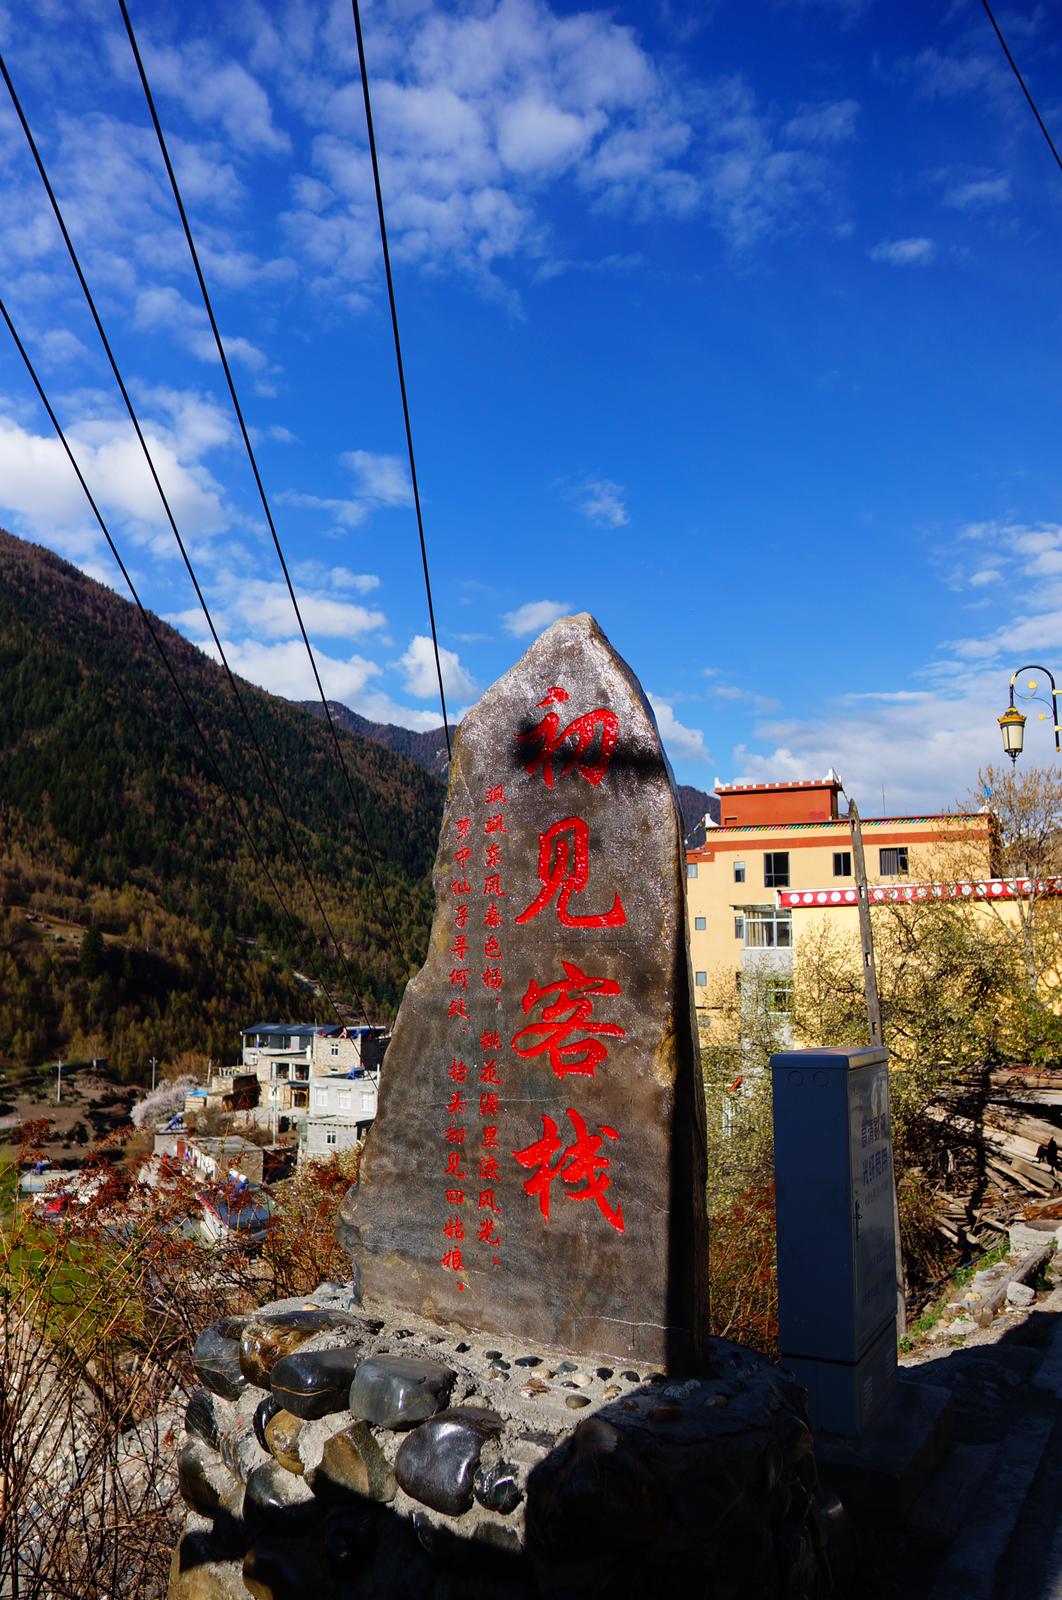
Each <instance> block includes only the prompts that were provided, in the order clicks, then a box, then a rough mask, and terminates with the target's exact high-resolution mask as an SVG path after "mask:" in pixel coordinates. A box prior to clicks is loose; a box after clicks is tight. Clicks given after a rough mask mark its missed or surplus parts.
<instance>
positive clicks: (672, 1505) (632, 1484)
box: [169, 1284, 925, 1600]
mask: <svg viewBox="0 0 1062 1600" xmlns="http://www.w3.org/2000/svg"><path fill="white" fill-rule="evenodd" d="M196 1366H197V1369H198V1372H199V1376H200V1378H201V1379H202V1382H203V1385H204V1387H203V1388H202V1389H200V1390H199V1391H197V1393H196V1394H195V1395H194V1396H193V1398H192V1400H191V1402H190V1404H189V1407H188V1413H187V1433H186V1437H185V1439H184V1442H183V1445H182V1449H181V1455H180V1483H181V1491H182V1494H183V1496H184V1498H185V1500H186V1502H187V1504H188V1505H189V1507H190V1511H189V1515H188V1518H187V1523H186V1526H185V1530H184V1533H183V1535H182V1537H181V1540H180V1543H179V1546H178V1548H177V1550H176V1552H175V1554H174V1560H173V1569H172V1576H171V1583H170V1589H169V1600H233V1597H239V1600H243V1597H244V1596H246V1595H247V1594H248V1593H249V1594H251V1595H254V1596H257V1597H259V1600H289V1597H290V1600H294V1597H296V1596H298V1597H300V1600H305V1597H306V1596H308V1595H311V1596H312V1597H313V1600H354V1597H362V1596H365V1597H369V1596H380V1597H387V1600H400V1597H409V1600H457V1597H459V1596H460V1597H464V1596H469V1597H475V1596H482V1597H484V1600H486V1597H488V1596H489V1597H491V1600H496V1597H501V1600H510V1597H511V1600H518V1597H527V1600H532V1597H534V1596H539V1595H542V1596H555V1597H558V1600H560V1597H566V1596H575V1595H579V1596H584V1595H585V1596H593V1595H602V1596H604V1595H607V1596H609V1597H610V1600H619V1597H622V1596H625V1595H629V1594H630V1595H633V1594H635V1593H638V1594H639V1595H644V1594H647V1593H654V1592H659V1591H660V1589H661V1587H664V1588H665V1589H666V1587H667V1586H668V1585H671V1586H672V1587H673V1588H674V1590H675V1592H677V1593H682V1594H687V1593H688V1594H691V1595H693V1594H697V1595H704V1594H711V1595H712V1596H713V1597H714V1600H739V1597H740V1600H757V1597H763V1600H768V1597H771V1600H775V1597H777V1600H781V1597H783V1596H784V1597H785V1600H825V1597H826V1596H828V1595H831V1594H833V1593H834V1592H835V1589H836V1585H835V1582H834V1579H833V1576H832V1572H833V1570H834V1562H835V1549H834V1547H835V1546H836V1544H837V1541H838V1539H840V1540H841V1541H842V1542H843V1537H844V1533H845V1530H844V1527H843V1513H841V1512H840V1510H839V1508H838V1506H837V1504H836V1501H832V1502H831V1501H830V1499H829V1497H824V1496H823V1495H822V1494H821V1493H820V1489H819V1483H818V1476H817V1469H816V1462H815V1457H814V1455H813V1452H812V1438H811V1433H810V1430H809V1428H808V1424H807V1410H806V1397H805V1395H804V1392H803V1391H802V1390H801V1389H800V1388H799V1387H798V1386H797V1385H796V1384H795V1383H794V1382H793V1380H792V1379H791V1378H789V1377H788V1376H787V1375H786V1374H784V1373H783V1372H781V1371H780V1370H779V1369H778V1368H776V1367H773V1366H771V1364H770V1363H769V1362H767V1361H766V1360H764V1359H763V1358H762V1357H760V1356H758V1355H757V1354H755V1353H754V1352H753V1351H750V1350H748V1349H745V1348H744V1347H742V1346H739V1345H735V1344H731V1343H729V1342H727V1341H725V1340H713V1341H711V1344H710V1353H709V1360H708V1364H707V1366H706V1367H705V1369H704V1370H703V1372H702V1375H700V1376H698V1377H691V1378H673V1377H668V1376H665V1375H664V1374H662V1373H659V1372H652V1371H644V1370H641V1369H635V1368H634V1367H626V1366H621V1365H617V1364H613V1363H604V1362H600V1361H597V1360H595V1359H594V1358H588V1357H581V1358H576V1357H574V1356H571V1355H568V1354H566V1353H565V1352H563V1351H559V1350H549V1349H545V1348H530V1347H528V1346H527V1345H526V1344H524V1343H519V1342H513V1341H508V1340H505V1339H502V1338H497V1337H495V1338H493V1339H491V1338H479V1337H476V1336H473V1335H471V1334H461V1333H460V1332H459V1331H447V1330H446V1329H444V1328H442V1327H440V1326H439V1325H438V1324H435V1323H431V1322H424V1321H420V1320H419V1319H417V1318H415V1317H411V1316H408V1315H405V1314H403V1317H402V1320H401V1321H397V1320H386V1319H384V1318H382V1317H373V1316H371V1315H368V1314H367V1313H366V1312H364V1311H363V1310H360V1309H359V1308H357V1307H356V1306H355V1305H354V1303H353V1296H352V1294H351V1291H350V1289H349V1288H347V1287H344V1286H341V1285H336V1284H325V1285H322V1287H321V1288H320V1289H319V1290H317V1291H316V1292H315V1293H314V1294H313V1295H311V1296H309V1297H308V1298H306V1299H304V1300H289V1301H281V1302H277V1303H275V1304H273V1305H269V1306H264V1307H262V1308H261V1310H260V1311H258V1312H256V1313H255V1314H254V1315H253V1316H251V1317H244V1318H235V1319H228V1320H225V1321H223V1322H221V1323H215V1324H214V1325H213V1326H212V1327H211V1328H209V1329H207V1330H206V1331H205V1332H204V1334H203V1335H201V1337H200V1339H199V1342H198V1344H197V1346H196ZM924 1392H925V1391H924V1390H923V1393H924Z"/></svg>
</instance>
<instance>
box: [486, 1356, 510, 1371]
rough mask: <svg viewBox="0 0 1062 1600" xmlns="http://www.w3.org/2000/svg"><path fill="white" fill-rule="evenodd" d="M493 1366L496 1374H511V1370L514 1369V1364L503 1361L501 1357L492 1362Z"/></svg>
mask: <svg viewBox="0 0 1062 1600" xmlns="http://www.w3.org/2000/svg"><path fill="white" fill-rule="evenodd" d="M491 1366H492V1367H493V1368H494V1370H495V1371H496V1372H509V1371H510V1370H511V1368H512V1362H511V1361H503V1360H502V1358H501V1357H500V1356H497V1357H496V1358H495V1359H494V1360H493V1361H492V1362H491Z"/></svg>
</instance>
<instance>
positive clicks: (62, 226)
mask: <svg viewBox="0 0 1062 1600" xmlns="http://www.w3.org/2000/svg"><path fill="white" fill-rule="evenodd" d="M0 75H2V76H3V79H4V83H5V84H6V86H7V91H8V94H9V95H10V96H11V103H12V105H13V106H14V108H15V114H16V115H17V117H18V120H19V122H20V124H21V126H22V131H23V133H24V134H25V136H26V142H27V144H28V145H29V148H30V153H31V154H32V156H33V160H34V163H35V165H36V167H37V171H38V173H39V174H40V179H41V182H42V184H43V185H44V190H45V193H46V194H47V196H48V200H49V203H50V205H51V208H52V211H53V213H54V216H55V220H56V222H57V223H58V225H59V231H60V233H61V234H62V236H63V242H64V244H65V245H66V248H67V254H68V255H69V256H70V260H71V262H72V264H73V267H74V271H75V272H76V274H77V279H78V282H79V283H80V285H81V290H82V293H83V294H84V296H85V301H86V304H87V305H88V308H89V311H90V312H91V315H92V320H93V322H94V323H95V325H96V331H97V333H98V334H99V336H100V342H101V343H102V345H103V349H104V352H105V354H106V356H107V360H108V362H109V364H110V368H111V372H112V373H113V375H114V381H115V383H116V384H117V385H118V389H119V392H120V394H121V396H122V399H123V401H124V402H125V408H126V411H127V412H128V414H129V420H130V422H131V423H132V425H133V429H134V432H135V433H136V436H137V439H138V441H139V444H140V448H141V451H142V452H143V455H144V460H145V461H146V462H147V466H148V471H149V472H150V473H151V478H152V482H153V483H154V485H155V488H156V490H157V491H158V496H159V499H160V501H161V502H162V508H163V510H164V512H165V513H166V520H167V522H168V523H169V525H170V530H171V532H172V534H173V537H174V538H175V540H176V541H177V548H178V549H179V550H180V552H181V557H182V559H183V561H184V565H185V568H186V570H187V572H188V576H189V577H190V578H191V580H192V586H193V588H194V589H195V593H196V598H197V599H198V601H199V604H200V606H201V608H202V611H203V615H204V617H205V618H206V621H207V626H208V628H209V629H210V637H211V638H212V639H213V641H214V647H215V649H216V650H217V652H218V655H219V657H220V659H221V664H222V667H223V668H224V670H225V676H226V678H227V680H228V684H229V688H230V689H231V691H232V694H233V697H234V699H235V701H236V704H237V706H238V707H239V710H240V714H241V716H242V718H243V721H244V724H245V726H246V728H247V732H248V734H249V735H250V738H251V742H252V744H253V745H254V748H255V751H256V753H257V756H258V759H259V762H260V763H261V767H262V771H263V773H264V774H265V779H266V782H267V784H268V785H269V789H270V792H271V794H272V796H273V799H274V801H275V803H276V806H277V810H278V811H279V812H280V815H281V817H282V818H283V821H284V826H285V828H286V829H287V833H288V838H289V839H290V840H291V844H292V847H293V848H294V850H295V853H296V856H297V857H298V861H299V865H300V867H301V868H302V872H303V875H304V877H305V879H306V882H307V885H308V887H309V890H310V893H311V895H312V896H313V900H314V904H315V905H316V907H317V911H318V914H319V916H320V918H321V921H322V922H323V923H324V925H325V927H326V928H327V930H328V935H329V938H330V939H331V940H332V943H333V945H334V946H335V950H336V954H337V956H338V957H339V961H340V965H341V966H342V968H343V971H344V973H345V975H346V979H347V983H348V985H349V987H350V992H351V994H352V995H353V996H354V998H355V1000H357V1002H358V1005H359V1007H360V1008H361V1011H362V1013H363V1014H364V1016H365V1021H366V1022H368V1021H369V1015H368V1012H367V1011H366V1010H365V1006H364V1003H363V1002H362V1000H361V997H360V995H359V994H358V989H357V985H356V984H355V982H354V976H353V973H352V972H351V970H350V965H349V963H348V961H347V958H346V956H345V955H344V953H343V947H342V945H341V944H340V942H339V940H338V938H337V937H336V935H335V932H334V930H333V928H332V924H331V922H330V921H329V917H328V913H327V912H326V910H325V908H324V905H323V903H322V901H321V897H320V894H319V893H318V890H317V885H316V884H315V883H314V881H313V874H312V873H311V872H310V867H309V863H308V862H307V860H306V854H305V852H304V850H303V848H302V845H301V843H300V842H299V839H298V836H297V834H296V832H295V829H294V826H293V825H292V822H291V818H290V817H289V815H288V812H287V807H286V806H285V805H284V801H283V799H282V797H281V794H280V790H279V789H278V787H277V784H276V780H275V779H274V777H273V773H272V769H271V768H270V766H269V763H268V761H267V760H266V757H265V752H264V751H263V749H262V746H261V743H260V742H259V738H258V734H257V732H256V730H255V726H254V723H253V722H252V721H251V717H250V713H249V712H248V710H247V706H246V704H245V702H244V698H243V696H242V695H241V693H240V690H239V686H238V685H237V683H236V679H235V677H234V675H233V672H232V668H231V667H230V666H229V661H228V657H227V656H226V654H225V649H224V646H223V645H222V643H221V639H220V638H219V636H218V631H217V628H216V627H215V626H214V619H213V617H212V616H211V615H210V607H209V606H208V605H207V602H206V596H205V595H204V594H203V591H202V588H201V587H200V584H199V579H198V578H197V577H196V574H195V568H194V567H193V565H192V561H191V557H190V556H189V554H188V551H187V549H186V547H185V543H184V540H183V539H182V538H181V533H180V529H179V528H178V526H177V523H176V520H175V518H174V515H173V511H172V509H171V507H170V502H169V499H168V498H167V495H166V491H165V489H164V488H163V487H162V480H161V479H160V477H159V474H158V470H157V468H156V466H155V460H154V457H153V456H152V454H151V450H150V448H149V446H148V442H147V439H146V438H145V437H144V430H143V428H142V427H141V425H140V419H139V417H138V416H137V413H136V408H135V407H134V405H133V402H132V400H131V398H130V395H129V390H128V389H127V387H126V384H125V380H124V378H123V377H122V374H121V370H120V368H119V366H118V362H117V360H116V358H115V355H114V351H113V350H112V348H111V343H110V340H109V339H108V338H107V333H106V330H105V328H104V326H103V322H102V320H101V319H100V314H99V311H98V310H97V308H96V302H95V300H94V298H93V295H92V290H91V289H90V288H89V285H88V280H87V279H86V277H85V274H84V272H83V270H82V267H81V261H80V259H79V257H78V253H77V250H76V249H75V247H74V241H73V239H72V238H71V237H70V231H69V229H68V228H67V225H66V220H65V218H64V216H63V213H62V210H61V208H60V206H59V202H58V200H57V199H56V197H55V190H54V189H53V188H52V185H51V181H50V179H49V177H48V173H47V169H46V168H45V165H44V162H43V160H42V158H41V153H40V151H39V150H38V148H37V143H36V140H35V139H34V137H33V131H32V129H31V128H30V125H29V122H28V121H27V119H26V113H25V112H24V111H23V109H22V102H21V100H20V99H19V97H18V94H17V92H16V89H15V85H14V83H13V82H12V80H11V74H10V73H9V72H8V69H7V62H6V61H5V60H4V57H3V54H2V52H0Z"/></svg>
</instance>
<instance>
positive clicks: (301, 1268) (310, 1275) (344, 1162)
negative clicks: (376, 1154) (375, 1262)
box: [263, 1147, 361, 1299]
mask: <svg viewBox="0 0 1062 1600" xmlns="http://www.w3.org/2000/svg"><path fill="white" fill-rule="evenodd" d="M360 1165H361V1149H360V1147H359V1148H357V1149H354V1150H344V1151H342V1152H341V1153H340V1154H337V1155H334V1156H330V1157H329V1159H328V1160H327V1161H308V1162H306V1163H304V1165H302V1166H301V1167H300V1168H299V1169H298V1171H297V1172H296V1174H295V1176H294V1177H293V1178H289V1179H288V1180H287V1182H285V1183H278V1184H276V1185H275V1190H274V1192H275V1193H276V1196H277V1201H278V1204H279V1207H280V1209H279V1212H278V1215H277V1216H276V1218H275V1219H274V1222H273V1226H272V1227H271V1228H270V1230H269V1239H268V1242H267V1244H266V1248H265V1255H264V1258H263V1268H264V1271H265V1273H266V1275H267V1281H268V1285H269V1294H268V1296H266V1295H263V1298H267V1297H268V1298H273V1299H282V1298H284V1297H286V1296H288V1295H298V1294H309V1293H310V1291H311V1290H313V1289H316V1287H317V1285H318V1284H319V1283H324V1282H325V1281H326V1280H331V1281H333V1282H345V1281H346V1280H347V1279H348V1278H349V1277H350V1263H349V1262H348V1260H347V1258H346V1256H345V1255H344V1254H343V1251H342V1250H341V1249H340V1247H339V1245H338V1243H337V1242H336V1218H337V1216H338V1213H339V1208H340V1206H341V1205H342V1203H343V1196H344V1195H345V1194H346V1192H347V1190H348V1189H349V1188H350V1186H351V1184H352V1183H353V1182H354V1181H355V1180H356V1178H357V1176H358V1170H359V1167H360Z"/></svg>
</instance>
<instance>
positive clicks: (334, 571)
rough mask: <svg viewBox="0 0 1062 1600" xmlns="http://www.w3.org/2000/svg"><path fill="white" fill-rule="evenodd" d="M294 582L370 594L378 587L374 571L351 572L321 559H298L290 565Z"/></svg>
mask: <svg viewBox="0 0 1062 1600" xmlns="http://www.w3.org/2000/svg"><path fill="white" fill-rule="evenodd" d="M291 570H292V574H293V576H294V577H295V580H296V582H298V583H303V584H305V585H306V587H307V588H308V589H339V590H341V591H353V592H354V593H355V594H371V593H372V591H373V590H374V589H378V588H379V587H380V580H379V578H378V577H377V576H376V574H375V573H374V572H352V571H351V569H350V568H349V567H330V566H328V565H326V563H325V562H323V561H298V562H296V563H295V565H294V566H293V567H292V569H291Z"/></svg>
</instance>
